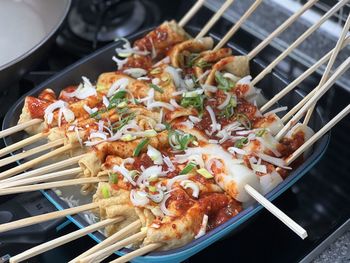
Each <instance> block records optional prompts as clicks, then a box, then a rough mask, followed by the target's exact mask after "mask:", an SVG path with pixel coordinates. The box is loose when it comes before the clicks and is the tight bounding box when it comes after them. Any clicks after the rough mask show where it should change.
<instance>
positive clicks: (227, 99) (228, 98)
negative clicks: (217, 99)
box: [218, 93, 231, 110]
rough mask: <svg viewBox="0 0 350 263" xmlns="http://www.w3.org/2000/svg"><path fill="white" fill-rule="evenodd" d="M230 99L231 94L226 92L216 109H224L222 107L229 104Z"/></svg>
mask: <svg viewBox="0 0 350 263" xmlns="http://www.w3.org/2000/svg"><path fill="white" fill-rule="evenodd" d="M230 100H231V94H230V93H227V95H226V99H225V100H224V102H223V103H221V104H220V105H219V106H218V109H219V110H222V109H224V108H225V107H226V106H227V105H228V104H229V102H230Z"/></svg>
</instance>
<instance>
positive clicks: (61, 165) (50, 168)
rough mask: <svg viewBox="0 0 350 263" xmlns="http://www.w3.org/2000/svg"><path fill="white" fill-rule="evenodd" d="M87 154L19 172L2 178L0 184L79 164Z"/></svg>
mask: <svg viewBox="0 0 350 263" xmlns="http://www.w3.org/2000/svg"><path fill="white" fill-rule="evenodd" d="M85 155H86V154H82V155H78V156H75V157H71V158H69V159H67V160H63V161H60V162H57V163H53V164H49V165H46V166H43V167H40V168H37V169H35V170H32V171H29V172H25V173H22V174H19V175H16V176H13V177H10V178H7V179H4V180H1V181H0V185H1V184H3V183H8V182H14V181H17V180H23V179H26V178H32V177H35V176H39V175H43V174H47V173H50V172H53V171H57V170H60V169H63V168H65V167H68V166H71V165H74V164H77V163H78V161H79V160H80V159H81V158H83V157H84V156H85Z"/></svg>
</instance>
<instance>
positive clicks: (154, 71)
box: [150, 68, 162, 75]
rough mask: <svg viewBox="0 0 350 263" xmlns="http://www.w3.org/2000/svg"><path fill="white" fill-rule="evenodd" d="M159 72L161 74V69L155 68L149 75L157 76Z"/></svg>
mask: <svg viewBox="0 0 350 263" xmlns="http://www.w3.org/2000/svg"><path fill="white" fill-rule="evenodd" d="M160 72H162V69H161V68H155V69H152V70H151V71H150V74H151V75H155V74H159V73H160Z"/></svg>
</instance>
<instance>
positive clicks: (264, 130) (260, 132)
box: [255, 129, 267, 137]
mask: <svg viewBox="0 0 350 263" xmlns="http://www.w3.org/2000/svg"><path fill="white" fill-rule="evenodd" d="M266 132H267V129H262V130H259V131H257V132H256V134H255V135H256V136H258V137H263V136H264V135H265V133H266Z"/></svg>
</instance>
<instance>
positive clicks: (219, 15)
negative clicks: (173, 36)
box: [195, 0, 234, 39]
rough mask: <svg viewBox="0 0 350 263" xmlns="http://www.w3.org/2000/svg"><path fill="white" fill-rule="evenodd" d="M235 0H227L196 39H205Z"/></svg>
mask: <svg viewBox="0 0 350 263" xmlns="http://www.w3.org/2000/svg"><path fill="white" fill-rule="evenodd" d="M233 1H234V0H226V1H225V3H224V4H223V5H222V6H221V7H220V8H219V10H218V11H217V12H216V13H215V14H214V15H213V16H212V18H211V19H210V20H209V21H208V23H207V24H206V25H205V26H204V27H203V28H202V30H201V31H200V32H199V33H198V35H197V36H196V38H195V39H199V38H201V37H204V36H205V35H206V34H207V33H208V32H209V30H210V29H211V28H212V27H213V25H214V24H215V23H216V22H217V21H218V20H219V18H220V17H221V16H222V15H223V13H225V11H226V9H227V8H229V7H230V5H231V4H232V3H233Z"/></svg>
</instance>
